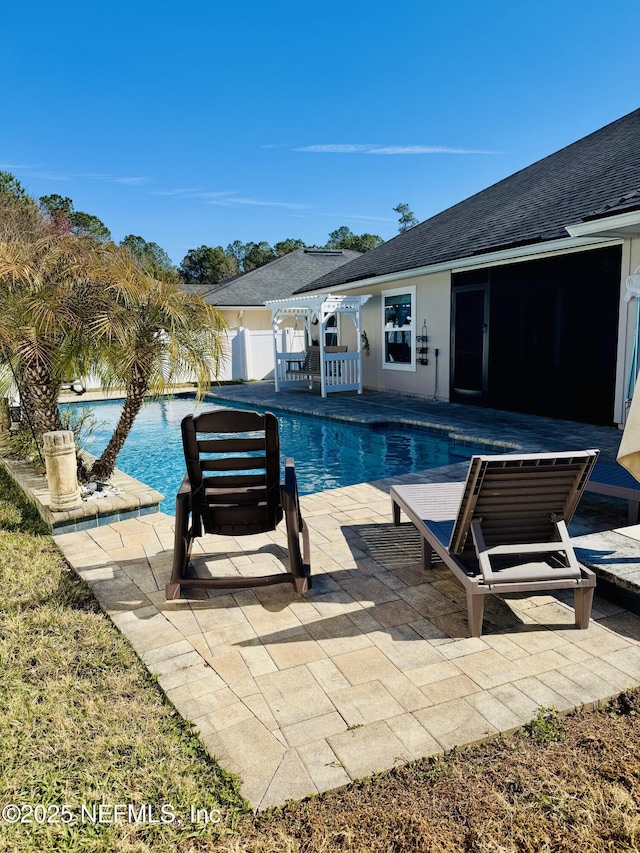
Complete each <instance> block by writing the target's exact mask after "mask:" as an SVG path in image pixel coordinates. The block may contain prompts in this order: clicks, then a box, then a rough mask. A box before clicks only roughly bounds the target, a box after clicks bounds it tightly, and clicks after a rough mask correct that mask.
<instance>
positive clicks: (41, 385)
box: [20, 363, 64, 438]
mask: <svg viewBox="0 0 640 853" xmlns="http://www.w3.org/2000/svg"><path fill="white" fill-rule="evenodd" d="M20 380H21V381H20V404H21V406H22V409H23V412H24V415H25V420H26V421H27V422H28V424H30V425H31V428H32V429H33V430H34V432H35V434H36V435H37V436H38V438H40V437H41V436H42V434H43V433H45V432H50V431H52V430H58V429H64V424H63V423H62V418H61V417H60V409H59V408H58V395H59V394H60V385H61V383H60V382H59V380H55V379H53V377H52V376H51V373H50V371H49V370H48V369H47V367H46V366H45V365H43V364H42V363H39V364H38V363H35V364H29V365H26V366H24V367H23V369H22V376H21V377H20Z"/></svg>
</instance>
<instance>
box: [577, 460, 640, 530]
mask: <svg viewBox="0 0 640 853" xmlns="http://www.w3.org/2000/svg"><path fill="white" fill-rule="evenodd" d="M585 491H587V492H593V493H594V494H596V495H608V496H609V497H612V498H622V499H623V500H626V501H627V506H628V509H629V524H637V523H638V522H639V521H640V483H639V482H638V481H637V480H636V478H635V477H633V476H632V475H631V474H630V473H629V472H628V471H626V470H625V469H624V468H623V467H622V465H619V464H618V463H611V462H600V461H598V462H597V463H596V466H595V468H594V469H593V472H592V474H591V477H590V478H589V481H588V483H587V485H586V486H585Z"/></svg>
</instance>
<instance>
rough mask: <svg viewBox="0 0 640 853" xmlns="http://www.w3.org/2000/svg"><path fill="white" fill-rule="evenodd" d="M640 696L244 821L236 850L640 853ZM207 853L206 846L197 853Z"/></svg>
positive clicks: (548, 715) (228, 843) (221, 847)
mask: <svg viewBox="0 0 640 853" xmlns="http://www.w3.org/2000/svg"><path fill="white" fill-rule="evenodd" d="M639 715H640V693H638V692H635V691H633V692H627V693H624V694H622V695H621V696H620V697H618V699H617V700H616V701H615V702H613V703H611V704H610V705H608V706H607V707H605V708H601V709H599V710H596V711H591V712H576V713H573V714H571V715H570V716H568V717H565V718H562V719H560V718H558V717H557V715H556V714H555V712H549V711H547V712H544V713H542V712H540V713H539V714H538V716H537V718H536V720H535V721H534V722H533V723H532V724H531V725H530V726H528V727H526V728H525V729H522V730H521V731H519V732H517V733H516V734H514V735H512V736H511V737H508V738H499V739H497V740H494V741H491V742H489V743H487V744H484V745H482V746H478V747H474V748H472V749H469V750H465V751H463V752H459V753H457V752H452V753H449V754H447V755H446V756H445V757H444V758H440V759H439V760H431V759H424V760H422V761H418V762H415V763H414V764H411V765H408V766H406V767H403V768H399V769H396V770H393V771H391V772H389V773H385V774H381V775H380V776H377V777H375V778H371V779H367V780H364V781H362V782H359V783H354V784H352V785H350V786H348V787H347V788H344V789H341V790H338V791H332V792H329V793H327V794H324V795H322V796H319V797H315V798H311V799H309V800H306V801H304V802H301V803H291V804H289V805H287V806H285V807H284V808H282V809H277V810H272V811H270V812H267V813H263V814H260V815H257V816H250V817H247V818H245V819H243V820H241V822H240V824H239V826H238V831H239V835H238V836H236V837H234V838H227V839H225V840H221V841H219V842H218V843H217V844H216V846H215V847H214V848H208V849H215V850H218V851H225V853H333V852H334V851H336V853H338V851H340V853H344V852H345V851H348V853H412V852H413V851H415V853H418V851H420V853H422V851H425V853H426V851H429V853H431V851H433V853H436V851H437V853H460V851H474V853H476V851H477V853H481V851H482V853H516V851H517V853H520V851H526V853H529V851H530V853H541V851H567V853H569V851H571V853H576V851H579V853H591V851H598V853H600V851H613V850H615V851H631V850H633V851H637V850H639V849H640V846H639V845H640V812H639V810H638V807H639V796H638V795H639V791H640V788H639V780H640V724H639V721H638V716H639ZM191 849H192V850H196V849H206V848H198V847H194V848H191Z"/></svg>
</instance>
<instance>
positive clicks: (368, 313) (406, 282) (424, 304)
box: [341, 237, 640, 425]
mask: <svg viewBox="0 0 640 853" xmlns="http://www.w3.org/2000/svg"><path fill="white" fill-rule="evenodd" d="M605 245H609V246H611V245H622V266H621V281H620V315H619V331H618V345H617V347H618V348H617V363H616V387H615V404H614V411H613V413H612V415H613V421H614V422H615V423H617V424H619V425H622V424H623V423H624V417H625V405H624V401H625V395H626V387H627V382H628V372H629V363H630V360H631V355H632V347H633V341H634V336H635V328H636V316H637V310H638V309H637V304H636V300H635V299H632V300H631V302H625V301H624V295H625V282H626V278H627V276H628V275H629V274H630V273H633V272H634V270H635V269H636V268H637V267H638V266H640V237H633V238H628V239H625V240H610V241H606V242H604V241H598V242H594V244H593V245H592V246H588V245H581V246H580V247H576V248H575V249H571V250H569V251H566V250H565V251H562V252H560V251H556V252H548V253H544V252H539V253H536V255H535V258H536V259H543V258H551V257H557V256H559V255H561V254H571V253H573V252H574V251H575V252H578V251H580V252H584V251H588V250H589V249H590V248H593V249H597V248H601V247H602V246H605ZM526 260H531V258H530V257H522V258H512V259H509V260H505V261H504V264H507V263H509V264H517V263H519V262H521V261H526ZM497 265H498V264H497V263H496V262H495V261H494V262H493V263H491V264H481V263H479V264H478V265H477V268H478V269H480V268H482V267H486V266H497ZM500 265H503V264H502V263H501V264H500ZM473 268H476V267H470V266H466V265H465V267H464V269H465V270H466V271H469V270H471V269H473ZM454 269H455V268H454ZM451 280H452V271H438V272H434V273H431V274H421V275H415V276H411V275H408V276H406V277H405V276H403V277H402V280H401V281H397V280H395V281H388V282H386V283H384V284H379V285H376V284H372V282H371V281H369V282H368V283H367V284H366V285H363V286H361V287H357V286H354V287H348V288H346V287H345V288H343V289H341V292H343V293H353V294H362V293H370V294H372V298H371V299H370V300H369V301H368V302H367V303H366V305H365V306H364V307H363V311H362V328H363V330H364V331H365V332H366V334H367V338H368V340H369V346H370V353H369V356H366V357H364V358H363V380H364V385H365V387H366V388H370V389H375V390H381V391H397V392H400V393H405V394H415V395H418V396H423V397H427V398H430V397H432V396H433V395H434V392H435V391H436V388H435V376H436V371H435V363H436V359H435V350H436V349H438V351H439V356H438V388H437V398H438V399H439V400H448V399H449V385H450V355H451V354H450V346H451V337H450V335H451V331H450V329H451ZM411 286H415V288H416V306H417V315H416V318H415V321H416V322H415V328H416V334H418V335H419V334H421V327H422V323H423V320H425V319H426V324H427V335H428V344H427V346H428V348H429V351H428V355H427V358H428V361H429V363H428V365H424V366H423V365H420V364H416V366H415V370H393V369H389V368H388V367H387V368H385V367H383V350H384V341H383V328H382V313H383V297H382V293H383V291H385V290H390V289H393V288H404V287H406V288H409V287H411ZM346 325H347V324H345V326H346Z"/></svg>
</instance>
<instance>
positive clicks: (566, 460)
mask: <svg viewBox="0 0 640 853" xmlns="http://www.w3.org/2000/svg"><path fill="white" fill-rule="evenodd" d="M597 456H598V451H597V450H585V451H579V452H576V453H533V454H523V455H517V454H508V455H497V456H473V457H472V459H471V462H470V465H469V471H468V474H467V479H466V482H465V483H426V484H424V485H406V486H392V488H391V501H392V509H393V522H394V524H395V525H398V524H400V512H401V510H402V511H403V512H404V513H405V514H406V515H407V517H408V518H409V519H411V521H412V522H413V524H414V525H415V526H416V528H417V529H418V531H419V533H420V536H421V537H422V543H423V565H424V568H425V569H427V568H429V567H430V566H431V560H432V556H433V552H434V551H435V553H436V554H437V555H438V556H439V557H440V558H441V559H442V560H443V562H444V564H445V565H446V566H448V568H450V569H451V571H452V572H453V573H454V575H455V576H456V577H457V578H458V580H459V581H460V582H461V583H462V585H463V586H464V588H465V590H466V593H467V610H468V616H469V629H470V632H471V635H472V636H473V637H479V636H480V635H481V634H482V618H483V611H484V597H485V595H488V594H490V593H494V594H495V593H510V592H541V591H548V590H554V589H573V590H574V605H575V622H576V625H578V626H579V627H580V628H586V627H587V626H588V624H589V617H590V614H591V606H592V603H593V593H594V587H595V575H594V573H593V572H592V571H591V570H590V569H588V568H586V567H585V566H583V565H581V564H580V563H579V562H578V560H577V558H576V555H575V552H574V549H573V545H572V544H571V541H570V539H569V534H568V532H567V524H568V523H569V521H570V519H571V517H572V516H573V513H574V510H575V508H576V506H577V504H578V501H579V500H580V496H581V495H582V492H583V490H584V488H585V485H586V483H587V481H588V479H589V476H590V474H591V471H592V469H593V465H594V464H595V461H596V459H597Z"/></svg>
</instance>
